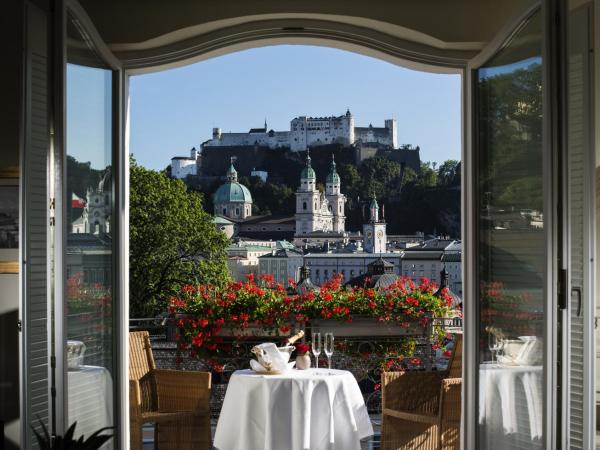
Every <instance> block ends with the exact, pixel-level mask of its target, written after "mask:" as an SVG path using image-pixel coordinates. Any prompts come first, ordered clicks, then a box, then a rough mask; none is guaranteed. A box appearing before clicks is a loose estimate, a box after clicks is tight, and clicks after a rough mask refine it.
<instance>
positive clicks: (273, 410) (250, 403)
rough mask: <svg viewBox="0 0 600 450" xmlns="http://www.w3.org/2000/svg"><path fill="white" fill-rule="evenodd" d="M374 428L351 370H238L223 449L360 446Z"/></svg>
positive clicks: (220, 433) (228, 398)
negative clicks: (269, 372)
mask: <svg viewBox="0 0 600 450" xmlns="http://www.w3.org/2000/svg"><path fill="white" fill-rule="evenodd" d="M372 434H373V427H372V425H371V421H370V419H369V414H368V412H367V407H366V406H365V404H364V401H363V397H362V394H361V392H360V388H359V387H358V383H357V382H356V379H355V378H354V376H353V375H352V374H351V373H350V372H347V371H345V370H333V369H332V370H331V371H330V370H328V369H309V370H291V371H289V372H288V373H286V374H284V375H258V374H256V373H254V372H252V371H251V370H238V371H236V372H235V373H234V374H233V375H232V376H231V379H230V381H229V386H228V387H227V393H226V395H225V401H224V402H223V408H222V410H221V415H220V417H219V423H218V424H217V431H216V434H215V440H214V446H215V448H216V449H217V450H307V449H310V450H321V449H323V450H325V449H327V450H359V449H360V440H361V439H364V438H366V437H368V436H371V435H372Z"/></svg>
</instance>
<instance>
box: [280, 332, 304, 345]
mask: <svg viewBox="0 0 600 450" xmlns="http://www.w3.org/2000/svg"><path fill="white" fill-rule="evenodd" d="M303 337H304V331H303V330H300V331H298V332H297V333H296V334H294V335H293V336H290V337H289V338H287V339H286V340H285V341H283V345H284V346H286V345H294V342H296V341H297V340H299V339H302V338H303Z"/></svg>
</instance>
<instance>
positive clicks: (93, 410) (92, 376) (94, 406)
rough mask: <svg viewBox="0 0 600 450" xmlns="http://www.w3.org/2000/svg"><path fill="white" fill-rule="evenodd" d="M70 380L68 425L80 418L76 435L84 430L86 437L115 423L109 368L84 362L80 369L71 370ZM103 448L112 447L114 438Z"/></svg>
mask: <svg viewBox="0 0 600 450" xmlns="http://www.w3.org/2000/svg"><path fill="white" fill-rule="evenodd" d="M68 383H69V384H68V389H69V395H68V407H69V410H68V413H69V425H70V424H72V423H73V422H77V426H76V427H75V436H76V437H79V436H81V435H82V434H83V435H85V438H86V439H87V438H88V437H89V436H90V435H92V434H93V433H95V432H96V431H98V430H99V429H100V428H104V427H108V426H112V425H113V388H112V378H111V376H110V373H109V371H108V370H106V369H105V368H104V367H97V366H81V368H80V369H79V370H70V371H69V375H68ZM108 433H110V434H113V432H112V431H108ZM102 448H103V449H112V448H113V440H112V439H111V440H110V441H109V442H108V443H107V444H105V445H104V446H103V447H102Z"/></svg>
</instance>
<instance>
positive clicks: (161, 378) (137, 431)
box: [129, 331, 212, 450]
mask: <svg viewBox="0 0 600 450" xmlns="http://www.w3.org/2000/svg"><path fill="white" fill-rule="evenodd" d="M129 354H130V359H129V414H130V437H131V439H130V444H131V450H141V449H142V425H143V424H144V423H154V424H155V425H156V426H155V434H154V442H155V448H158V449H160V450H163V449H173V450H184V449H212V442H211V430H210V410H209V399H210V389H211V386H210V384H211V374H210V373H208V372H194V371H180V370H163V369H157V368H156V365H155V363H154V356H153V355H152V348H151V347H150V337H149V335H148V332H147V331H136V332H131V333H129Z"/></svg>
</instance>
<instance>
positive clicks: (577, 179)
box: [565, 8, 595, 450]
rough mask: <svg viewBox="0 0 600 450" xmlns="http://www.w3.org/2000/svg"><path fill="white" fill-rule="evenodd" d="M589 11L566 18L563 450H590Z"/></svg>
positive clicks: (591, 165) (572, 13)
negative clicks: (567, 296)
mask: <svg viewBox="0 0 600 450" xmlns="http://www.w3.org/2000/svg"><path fill="white" fill-rule="evenodd" d="M588 24H589V9H588V8H580V9H578V10H576V11H573V12H571V13H570V27H569V39H568V40H569V56H568V58H569V59H568V72H567V83H568V85H567V89H568V105H567V108H568V109H567V114H568V116H567V117H568V119H567V122H568V134H567V137H568V145H567V167H568V183H567V191H568V205H567V206H568V209H567V211H568V219H569V222H568V223H569V225H568V242H569V245H568V248H569V258H568V262H569V277H570V280H569V281H570V300H569V301H570V303H569V308H568V312H567V327H566V330H565V331H566V341H565V342H566V344H567V361H566V365H565V366H566V370H567V383H566V389H567V391H566V395H567V399H568V404H567V405H566V410H567V411H568V416H567V417H568V420H567V426H568V430H567V433H566V435H567V439H568V448H569V449H574V450H577V449H587V448H590V446H589V445H588V443H589V436H590V434H589V433H590V431H591V430H590V428H589V427H590V424H591V420H590V418H591V414H592V407H593V399H594V396H593V393H592V392H590V389H589V387H588V386H589V383H590V382H591V379H592V374H593V373H592V370H593V364H592V361H591V353H590V350H591V348H592V339H593V334H592V328H591V326H590V323H591V317H593V315H594V312H595V311H594V308H592V307H590V305H592V304H593V302H592V299H591V294H592V291H591V264H590V258H591V250H592V249H591V243H592V242H593V239H592V235H591V233H592V232H593V230H592V228H591V226H590V223H591V222H590V217H591V216H590V215H591V214H592V208H591V203H590V201H591V198H592V197H591V195H590V194H591V187H590V186H592V184H591V182H592V181H591V172H590V170H591V168H593V164H592V161H593V160H592V159H591V146H590V139H591V124H590V99H591V98H592V96H591V89H590V64H589V59H590V57H589V55H590V53H589V43H588V35H589V28H588Z"/></svg>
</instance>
